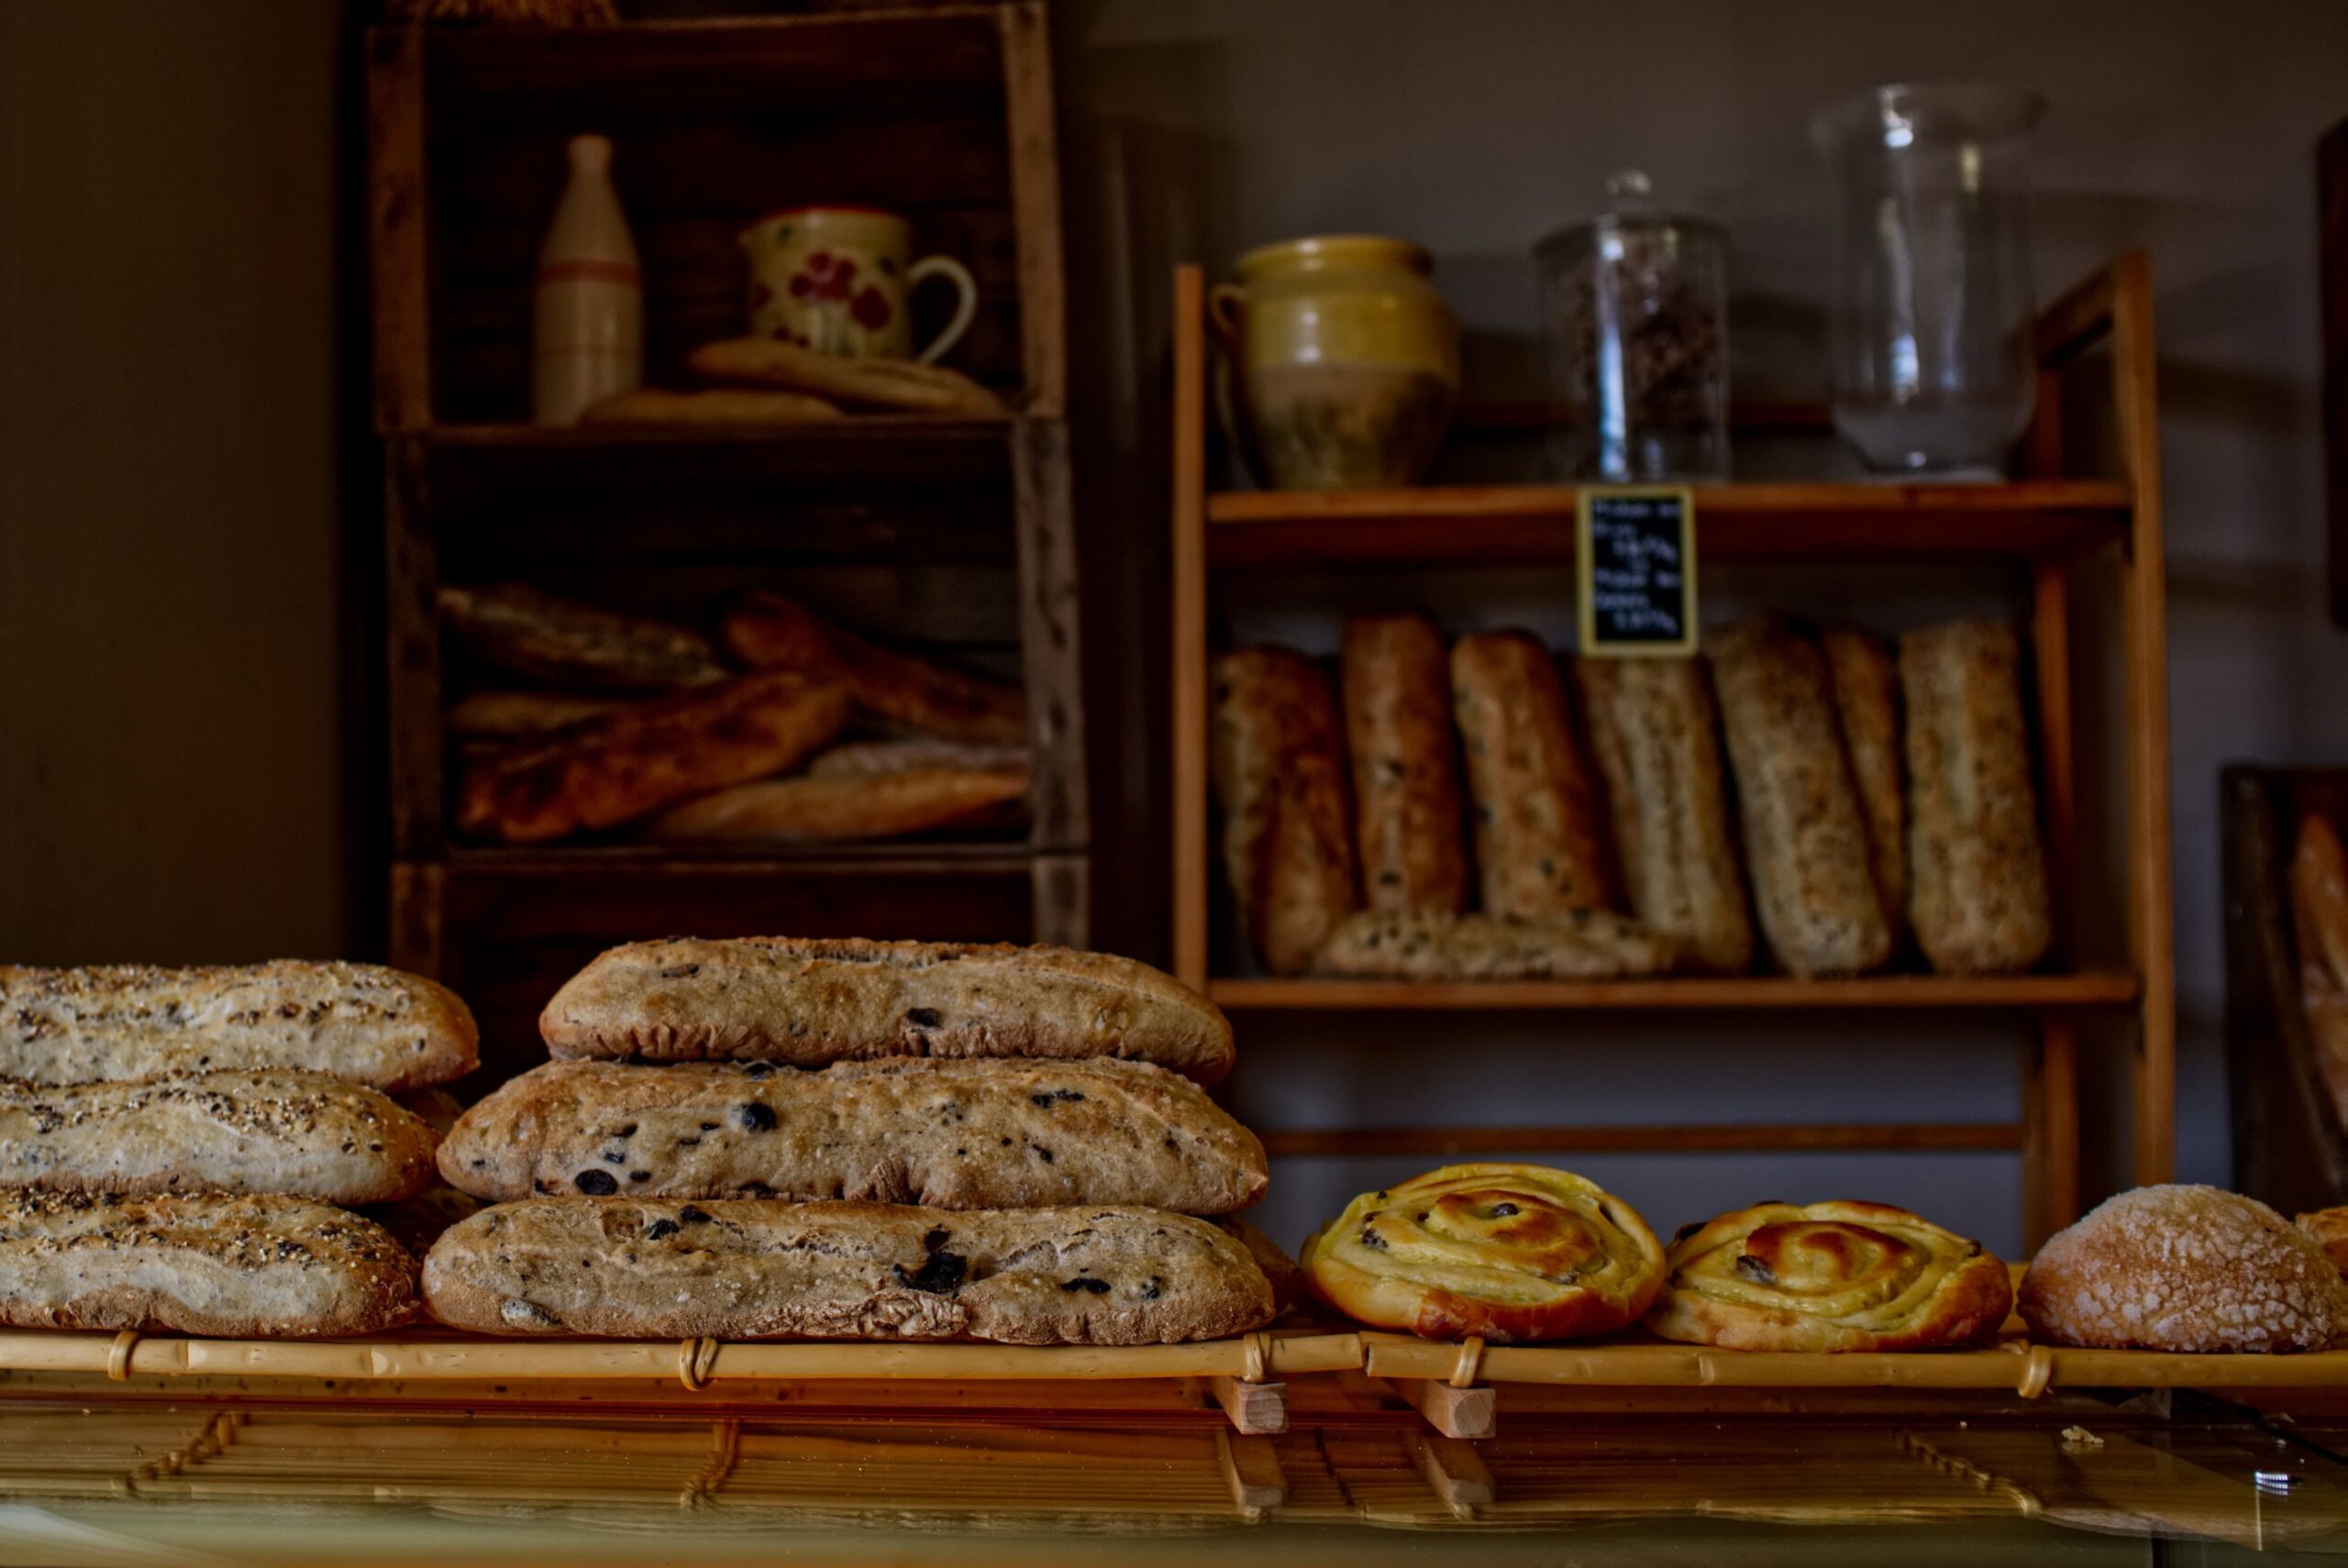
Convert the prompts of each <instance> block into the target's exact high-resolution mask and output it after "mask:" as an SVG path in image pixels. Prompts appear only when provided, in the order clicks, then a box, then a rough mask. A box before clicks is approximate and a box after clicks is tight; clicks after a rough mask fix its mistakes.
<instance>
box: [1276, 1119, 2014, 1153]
mask: <svg viewBox="0 0 2348 1568" xmlns="http://www.w3.org/2000/svg"><path fill="white" fill-rule="evenodd" d="M1257 1136H1258V1137H1260V1138H1262V1139H1263V1141H1264V1150H1265V1152H1266V1153H1267V1154H1272V1155H1275V1156H1280V1157H1290V1158H1318V1157H1341V1156H1347V1155H1357V1154H1425V1155H1443V1154H1631V1153H1641V1154H1645V1153H1654V1154H1744V1153H1755V1152H1759V1151H1764V1150H1772V1149H1811V1150H1829V1149H1831V1150H1843V1151H1848V1150H1856V1149H1866V1150H1881V1149H1900V1150H1942V1151H1955V1152H1977V1151H1984V1150H1989V1151H1996V1150H2014V1149H2020V1148H2021V1146H2022V1129H2021V1127H2020V1126H2019V1125H2015V1124H2012V1123H2008V1122H1874V1123H1863V1122H1819V1123H1810V1122H1800V1123H1792V1124H1763V1123H1758V1122H1754V1123H1744V1122H1737V1123H1730V1124H1726V1125H1721V1126H1711V1127H1689V1126H1669V1127H1629V1126H1623V1127H1344V1128H1328V1129H1294V1130H1286V1129H1277V1128H1275V1129H1267V1128H1257Z"/></svg>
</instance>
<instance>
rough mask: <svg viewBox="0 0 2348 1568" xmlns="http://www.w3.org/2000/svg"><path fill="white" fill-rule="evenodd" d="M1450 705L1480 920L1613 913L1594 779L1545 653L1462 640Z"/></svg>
mask: <svg viewBox="0 0 2348 1568" xmlns="http://www.w3.org/2000/svg"><path fill="white" fill-rule="evenodd" d="M1451 686H1452V699H1453V701H1454V703H1455V705H1456V707H1457V709H1458V712H1459V736H1460V740H1461V742H1462V743H1463V745H1464V747H1465V750H1466V754H1467V788H1468V790H1469V792H1470V794H1471V795H1472V796H1473V798H1474V800H1475V802H1476V875H1477V878H1478V879H1479V882H1480V883H1481V884H1482V889H1483V896H1484V912H1485V913H1486V914H1488V915H1494V916H1497V917H1500V918H1501V919H1508V920H1545V919H1548V918H1551V917H1553V916H1557V915H1563V914H1565V913H1567V912H1568V911H1573V910H1602V909H1611V908H1612V907H1614V899H1613V896H1612V892H1611V889H1610V888H1609V886H1608V880H1609V879H1608V877H1607V875H1606V852H1605V849H1604V847H1603V846H1604V843H1605V839H1604V833H1605V830H1604V828H1602V827H1601V826H1600V820H1599V804H1598V786H1597V778H1596V770H1595V768H1594V767H1592V766H1591V764H1590V763H1589V759H1588V758H1587V757H1586V756H1584V755H1583V753H1582V749H1581V746H1580V745H1579V743H1578V741H1577V740H1576V738H1575V735H1574V729H1573V721H1572V717H1571V714H1570V713H1569V712H1568V711H1567V705H1566V689H1565V683H1564V682H1563V681H1561V680H1559V679H1558V678H1557V666H1556V660H1555V659H1554V658H1552V657H1550V653H1549V650H1548V649H1547V648H1545V647H1544V646H1542V645H1541V644H1540V643H1539V642H1538V641H1537V640H1535V639H1534V637H1533V636H1531V635H1529V634H1527V633H1523V632H1487V633H1480V634H1478V635H1473V636H1466V637H1462V638H1460V639H1459V641H1458V642H1457V643H1456V645H1454V646H1453V647H1452V650H1451Z"/></svg>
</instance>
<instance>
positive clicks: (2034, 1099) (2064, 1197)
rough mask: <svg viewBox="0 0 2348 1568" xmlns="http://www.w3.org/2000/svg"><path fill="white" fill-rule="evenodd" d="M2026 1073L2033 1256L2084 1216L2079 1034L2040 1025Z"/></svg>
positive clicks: (2026, 1237) (2063, 1022)
mask: <svg viewBox="0 0 2348 1568" xmlns="http://www.w3.org/2000/svg"><path fill="white" fill-rule="evenodd" d="M2026 1060H2027V1063H2028V1066H2026V1067H2025V1069H2024V1071H2023V1075H2022V1242H2023V1244H2024V1245H2025V1246H2027V1247H2028V1248H2029V1249H2030V1250H2031V1251H2032V1252H2036V1251H2037V1250H2038V1248H2039V1246H2040V1244H2041V1243H2042V1242H2044V1241H2045V1240H2046V1238H2047V1237H2049V1236H2051V1235H2053V1234H2054V1232H2055V1231H2059V1230H2061V1229H2063V1227H2064V1226H2066V1225H2068V1224H2069V1223H2070V1222H2071V1221H2072V1220H2076V1219H2077V1218H2078V1217H2079V1031H2078V1025H2077V1023H2075V1022H2073V1021H2071V1020H2070V1019H2068V1018H2064V1017H2056V1016H2051V1017H2046V1018H2042V1019H2040V1020H2039V1021H2038V1039H2037V1040H2036V1041H2035V1042H2034V1043H2032V1045H2031V1047H2030V1049H2029V1054H2028V1056H2027V1058H2026Z"/></svg>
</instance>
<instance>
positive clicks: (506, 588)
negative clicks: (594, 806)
mask: <svg viewBox="0 0 2348 1568" xmlns="http://www.w3.org/2000/svg"><path fill="white" fill-rule="evenodd" d="M439 607H440V619H441V622H442V624H445V625H446V626H447V627H448V628H449V631H451V632H453V633H454V634H455V635H456V637H457V640H458V641H459V642H460V643H461V644H463V645H464V647H465V651H466V652H467V653H469V654H471V655H472V657H474V658H476V659H479V660H480V661H481V662H482V663H483V664H487V665H492V666H494V667H495V668H499V669H504V670H510V671H512V672H513V673H515V674H516V675H526V676H528V677H529V678H530V679H533V680H544V681H548V682H550V683H552V684H554V685H557V686H574V687H584V688H586V689H587V690H591V691H665V690H670V689H671V688H674V687H679V686H699V685H703V684H706V683H707V682H710V681H713V680H723V679H725V676H726V669H725V665H723V664H721V663H720V662H719V661H718V657H717V650H716V649H714V648H713V647H711V646H710V645H709V639H708V638H707V637H704V636H703V635H701V634H700V633H698V632H692V631H688V630H686V629H685V628H684V627H682V626H671V625H668V624H665V623H662V622H659V621H648V620H646V619H645V618H644V617H642V616H640V615H623V614H621V613H618V612H617V611H614V610H604V609H600V608H598V607H596V606H595V605H593V604H577V603H573V602H570V600H567V599H557V598H556V597H555V596H554V595H552V594H550V593H541V592H539V591H537V589H535V588H528V587H525V586H524V585H522V584H520V583H512V582H508V583H496V584H493V585H491V586H489V587H486V588H460V587H453V586H443V587H442V588H441V590H440V591H439Z"/></svg>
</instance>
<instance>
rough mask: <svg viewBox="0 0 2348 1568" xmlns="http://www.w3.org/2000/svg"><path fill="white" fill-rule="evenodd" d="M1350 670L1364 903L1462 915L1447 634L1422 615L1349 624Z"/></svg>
mask: <svg viewBox="0 0 2348 1568" xmlns="http://www.w3.org/2000/svg"><path fill="white" fill-rule="evenodd" d="M1344 669H1345V673H1344V676H1343V678H1342V679H1340V681H1339V682H1338V684H1339V688H1340V693H1341V695H1342V697H1343V699H1344V701H1345V705H1346V754H1347V755H1348V756H1350V757H1351V758H1352V759H1353V778H1354V822H1355V826H1356V830H1357V843H1358V845H1359V846H1360V850H1361V885H1362V898H1363V901H1364V903H1366V904H1367V905H1368V907H1369V908H1371V909H1373V910H1442V911H1448V912H1453V913H1456V912H1457V911H1460V910H1463V909H1465V908H1467V849H1466V845H1465V841H1464V840H1463V838H1462V836H1461V833H1460V829H1461V825H1462V823H1464V821H1465V820H1466V819H1465V812H1464V811H1463V809H1462V807H1461V804H1460V801H1461V795H1460V790H1459V756H1458V752H1459V743H1458V740H1457V738H1456V736H1455V735H1454V734H1453V733H1452V726H1451V680H1450V675H1449V669H1448V659H1447V656H1446V655H1445V652H1444V646H1443V634H1442V633H1441V632H1439V631H1437V630H1436V629H1435V624H1434V622H1432V621H1430V620H1428V619H1427V618H1426V617H1425V616H1423V615H1355V616H1350V617H1348V618H1347V619H1346V638H1345V651H1344Z"/></svg>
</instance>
